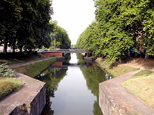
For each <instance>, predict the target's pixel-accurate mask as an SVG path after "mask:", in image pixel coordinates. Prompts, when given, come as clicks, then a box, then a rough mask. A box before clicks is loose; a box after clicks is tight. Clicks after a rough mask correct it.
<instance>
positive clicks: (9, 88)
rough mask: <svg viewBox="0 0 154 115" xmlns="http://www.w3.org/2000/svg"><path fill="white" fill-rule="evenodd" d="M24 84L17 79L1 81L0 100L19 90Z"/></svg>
mask: <svg viewBox="0 0 154 115" xmlns="http://www.w3.org/2000/svg"><path fill="white" fill-rule="evenodd" d="M22 84H23V83H22V82H21V81H19V80H17V79H16V78H8V79H5V80H0V100H1V99H2V98H4V97H6V96H7V95H9V94H10V93H12V92H13V91H17V90H19V89H20V87H21V85H22Z"/></svg>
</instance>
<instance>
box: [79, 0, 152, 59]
mask: <svg viewBox="0 0 154 115" xmlns="http://www.w3.org/2000/svg"><path fill="white" fill-rule="evenodd" d="M153 6H154V1H153V0H144V1H143V0H133V1H132V0H97V1H95V7H96V11H95V17H96V21H94V22H92V23H91V24H90V25H89V27H87V28H86V30H85V31H84V32H83V33H82V34H81V35H80V37H79V39H78V41H77V43H76V47H78V48H82V49H86V50H87V52H89V53H93V54H95V56H96V57H97V56H101V55H102V56H106V58H107V59H108V60H110V61H115V60H116V59H120V57H121V56H122V55H126V54H129V51H130V50H131V48H132V47H135V48H136V49H135V51H136V52H138V50H137V48H138V49H139V48H140V49H141V50H140V51H142V52H143V50H144V51H145V54H146V55H147V54H148V55H153V54H154V52H153V50H154V44H153V43H154V40H153V37H154V36H153V35H154V33H153V32H154V12H153V11H154V9H153ZM127 51H128V53H127Z"/></svg>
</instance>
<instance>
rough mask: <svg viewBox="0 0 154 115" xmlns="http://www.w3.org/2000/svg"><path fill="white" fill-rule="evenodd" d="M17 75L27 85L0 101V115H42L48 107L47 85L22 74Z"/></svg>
mask: <svg viewBox="0 0 154 115" xmlns="http://www.w3.org/2000/svg"><path fill="white" fill-rule="evenodd" d="M15 75H16V77H17V79H19V80H21V81H22V82H24V83H25V84H24V85H23V87H22V88H21V89H20V90H19V91H18V92H16V93H13V94H11V95H9V96H7V97H6V98H5V99H3V100H2V101H0V115H40V114H41V112H42V110H43V108H44V107H45V105H46V87H45V83H44V82H42V81H39V80H36V79H33V78H31V77H28V76H26V75H23V74H21V73H17V72H15Z"/></svg>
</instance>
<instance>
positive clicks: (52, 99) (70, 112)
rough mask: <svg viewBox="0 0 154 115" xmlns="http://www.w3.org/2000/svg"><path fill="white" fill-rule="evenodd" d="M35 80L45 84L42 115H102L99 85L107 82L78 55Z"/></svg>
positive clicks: (99, 71) (46, 71) (91, 63)
mask: <svg viewBox="0 0 154 115" xmlns="http://www.w3.org/2000/svg"><path fill="white" fill-rule="evenodd" d="M66 56H67V59H66V60H63V61H57V62H56V63H54V64H53V65H51V66H49V67H48V68H46V69H45V70H44V71H42V72H41V73H40V74H39V75H38V76H36V77H35V78H37V79H39V80H41V81H43V82H45V83H46V88H47V90H46V93H47V95H46V97H47V98H46V101H47V102H46V103H47V104H46V106H45V108H44V110H43V112H42V115H103V114H102V112H101V110H100V108H99V83H100V82H103V81H105V80H107V79H111V76H109V75H108V74H107V73H105V72H104V71H103V70H102V69H101V68H100V67H98V66H97V65H96V64H95V63H93V62H91V61H84V60H83V58H82V56H81V55H80V54H75V53H73V54H68V55H66Z"/></svg>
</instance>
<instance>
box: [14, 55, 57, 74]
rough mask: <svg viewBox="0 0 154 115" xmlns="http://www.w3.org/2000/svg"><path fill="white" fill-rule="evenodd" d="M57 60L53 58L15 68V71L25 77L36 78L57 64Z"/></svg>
mask: <svg viewBox="0 0 154 115" xmlns="http://www.w3.org/2000/svg"><path fill="white" fill-rule="evenodd" d="M56 60H57V58H51V59H48V60H44V61H40V62H36V63H32V64H29V65H26V66H22V67H18V68H13V70H14V71H16V72H19V73H23V74H25V75H28V76H30V77H35V76H36V75H38V74H40V72H41V71H42V70H44V69H45V68H47V67H48V66H50V65H51V64H53V63H54V62H56Z"/></svg>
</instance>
